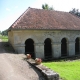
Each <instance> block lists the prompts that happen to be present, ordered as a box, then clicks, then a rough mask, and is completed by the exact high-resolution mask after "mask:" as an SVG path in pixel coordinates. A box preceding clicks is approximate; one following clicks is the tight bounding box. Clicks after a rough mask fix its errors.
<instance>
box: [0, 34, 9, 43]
mask: <svg viewBox="0 0 80 80" xmlns="http://www.w3.org/2000/svg"><path fill="white" fill-rule="evenodd" d="M0 39H1V40H2V41H3V42H8V36H2V35H0Z"/></svg>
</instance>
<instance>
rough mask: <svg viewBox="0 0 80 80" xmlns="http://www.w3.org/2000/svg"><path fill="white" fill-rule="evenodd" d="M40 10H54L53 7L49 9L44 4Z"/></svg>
mask: <svg viewBox="0 0 80 80" xmlns="http://www.w3.org/2000/svg"><path fill="white" fill-rule="evenodd" d="M42 9H46V10H54V9H53V7H49V5H48V4H46V3H45V4H43V5H42Z"/></svg>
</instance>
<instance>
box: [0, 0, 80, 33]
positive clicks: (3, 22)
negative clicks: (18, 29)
mask: <svg viewBox="0 0 80 80" xmlns="http://www.w3.org/2000/svg"><path fill="white" fill-rule="evenodd" d="M45 3H47V4H48V5H49V6H53V8H54V9H55V10H57V11H65V12H69V11H70V10H72V9H73V8H76V9H79V10H80V0H0V31H4V30H6V29H8V28H9V27H10V26H11V25H12V24H13V23H14V22H15V20H16V19H17V18H18V17H19V16H20V15H21V14H22V13H23V12H24V11H25V10H27V9H28V7H31V8H40V9H41V8H42V4H45Z"/></svg>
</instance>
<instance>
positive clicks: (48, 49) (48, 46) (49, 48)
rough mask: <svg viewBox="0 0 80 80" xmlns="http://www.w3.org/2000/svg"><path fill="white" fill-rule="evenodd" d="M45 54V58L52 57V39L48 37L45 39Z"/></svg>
mask: <svg viewBox="0 0 80 80" xmlns="http://www.w3.org/2000/svg"><path fill="white" fill-rule="evenodd" d="M44 54H45V59H49V58H52V45H51V40H50V39H49V38H47V39H46V40H45V41H44Z"/></svg>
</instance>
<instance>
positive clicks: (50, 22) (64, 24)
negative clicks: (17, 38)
mask: <svg viewBox="0 0 80 80" xmlns="http://www.w3.org/2000/svg"><path fill="white" fill-rule="evenodd" d="M9 29H61V30H80V18H78V17H76V16H74V15H72V14H70V13H68V12H61V11H53V10H43V9H34V8H29V9H28V10H27V11H25V12H24V13H23V14H22V15H21V16H20V17H19V18H18V19H17V20H16V21H15V22H14V23H13V24H12V25H11V27H10V28H9Z"/></svg>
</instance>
